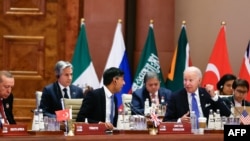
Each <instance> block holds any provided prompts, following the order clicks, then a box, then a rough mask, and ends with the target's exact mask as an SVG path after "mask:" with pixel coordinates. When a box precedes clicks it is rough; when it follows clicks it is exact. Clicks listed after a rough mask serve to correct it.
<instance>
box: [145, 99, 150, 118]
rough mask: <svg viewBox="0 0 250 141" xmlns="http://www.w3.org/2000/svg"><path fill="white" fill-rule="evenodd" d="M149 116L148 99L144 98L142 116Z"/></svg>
mask: <svg viewBox="0 0 250 141" xmlns="http://www.w3.org/2000/svg"><path fill="white" fill-rule="evenodd" d="M149 114H150V107H149V99H148V98H146V100H145V103H144V115H145V116H147V115H149Z"/></svg>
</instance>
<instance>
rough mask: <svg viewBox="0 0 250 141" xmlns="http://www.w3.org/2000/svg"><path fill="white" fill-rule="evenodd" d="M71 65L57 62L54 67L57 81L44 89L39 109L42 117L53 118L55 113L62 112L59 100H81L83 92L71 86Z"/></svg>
mask: <svg viewBox="0 0 250 141" xmlns="http://www.w3.org/2000/svg"><path fill="white" fill-rule="evenodd" d="M72 67H73V66H72V64H71V63H69V62H66V61H58V62H57V63H56V65H55V74H56V78H57V81H56V82H54V83H51V84H49V85H47V86H45V87H44V89H43V93H42V97H41V102H40V106H39V108H40V109H43V112H44V116H49V117H55V116H56V114H55V111H58V110H62V103H61V98H83V97H84V95H83V90H82V89H81V88H80V87H78V86H75V85H72V84H71V82H72V73H73V68H72Z"/></svg>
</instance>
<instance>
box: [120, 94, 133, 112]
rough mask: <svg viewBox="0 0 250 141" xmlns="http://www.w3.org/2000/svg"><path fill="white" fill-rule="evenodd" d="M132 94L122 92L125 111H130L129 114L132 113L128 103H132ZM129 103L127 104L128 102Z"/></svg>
mask: <svg viewBox="0 0 250 141" xmlns="http://www.w3.org/2000/svg"><path fill="white" fill-rule="evenodd" d="M131 100H132V94H125V93H124V94H122V104H123V109H124V111H127V112H128V115H131V109H130V107H128V106H127V104H129V103H131ZM126 103H127V104H126Z"/></svg>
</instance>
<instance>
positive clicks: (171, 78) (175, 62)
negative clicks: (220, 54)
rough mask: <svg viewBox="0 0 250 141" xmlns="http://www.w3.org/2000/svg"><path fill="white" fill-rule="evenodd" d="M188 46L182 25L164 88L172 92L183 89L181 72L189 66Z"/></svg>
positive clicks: (184, 28)
mask: <svg viewBox="0 0 250 141" xmlns="http://www.w3.org/2000/svg"><path fill="white" fill-rule="evenodd" d="M190 64H191V61H190V57H189V44H188V39H187V35H186V26H185V24H183V25H182V28H181V33H180V37H179V41H178V46H177V47H176V48H175V52H174V56H173V59H172V63H171V68H170V72H169V74H168V77H167V80H166V87H167V88H168V89H170V90H172V91H173V92H174V91H176V90H178V89H181V88H183V87H184V86H183V71H184V70H185V69H186V68H187V67H188V66H190Z"/></svg>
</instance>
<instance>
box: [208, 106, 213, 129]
mask: <svg viewBox="0 0 250 141" xmlns="http://www.w3.org/2000/svg"><path fill="white" fill-rule="evenodd" d="M207 128H208V129H211V130H213V129H214V112H213V110H212V109H210V110H209V115H208V126H207Z"/></svg>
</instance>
